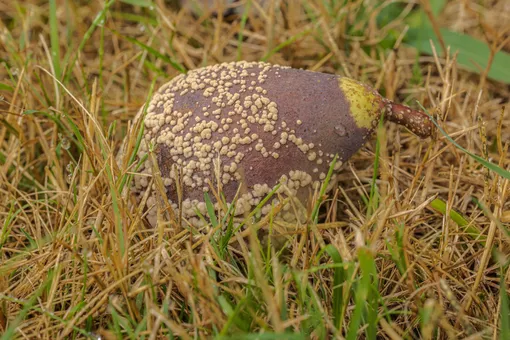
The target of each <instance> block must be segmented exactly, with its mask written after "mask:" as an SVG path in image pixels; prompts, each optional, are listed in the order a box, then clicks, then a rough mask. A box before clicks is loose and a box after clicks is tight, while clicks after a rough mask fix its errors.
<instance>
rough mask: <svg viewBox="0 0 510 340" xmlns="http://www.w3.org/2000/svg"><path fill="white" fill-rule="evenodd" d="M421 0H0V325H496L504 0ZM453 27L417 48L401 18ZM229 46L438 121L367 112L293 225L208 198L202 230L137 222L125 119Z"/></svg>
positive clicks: (500, 303) (503, 230)
mask: <svg viewBox="0 0 510 340" xmlns="http://www.w3.org/2000/svg"><path fill="white" fill-rule="evenodd" d="M220 3H223V2H222V1H218V2H217V4H220ZM419 3H421V6H419V5H418V4H415V5H413V4H412V3H410V2H407V1H404V2H401V3H397V4H395V3H393V4H391V2H390V1H387V2H383V1H361V0H353V1H340V0H332V1H322V0H311V1H298V0H296V1H277V0H266V1H255V0H252V1H249V0H246V1H241V2H240V5H242V6H239V7H236V10H235V11H236V12H237V14H236V15H234V16H224V15H221V14H220V15H213V14H212V13H211V12H208V11H205V12H198V11H196V12H195V13H194V14H193V13H191V11H190V10H185V9H183V10H178V9H176V6H175V1H163V0H154V1H152V0H129V1H128V0H124V1H114V0H110V1H86V2H79V1H64V0H50V1H49V2H48V1H38V0H26V1H7V0H5V1H1V2H0V18H1V21H0V95H1V99H0V111H1V112H0V339H2V340H4V339H14V338H17V339H36V338H41V339H73V338H93V339H99V338H101V339H120V338H126V339H160V338H161V339H166V338H168V339H172V338H182V339H191V338H221V339H227V338H231V339H273V338H285V339H308V338H312V339H329V338H347V339H357V338H368V339H375V338H384V339H401V338H402V339H403V338H405V339H422V338H423V339H446V338H452V339H453V338H469V339H480V338H486V339H497V338H501V339H505V338H506V339H508V338H510V319H509V301H508V295H507V288H506V286H508V283H509V282H510V279H509V273H508V254H509V251H510V232H509V230H510V227H509V224H510V198H509V197H510V184H509V181H510V180H509V178H508V174H509V171H510V157H509V151H508V148H509V141H510V114H509V112H508V108H506V107H505V105H506V106H508V104H509V98H510V87H509V85H508V83H509V82H510V79H509V80H508V82H506V83H505V82H497V81H496V80H494V79H500V78H504V77H500V76H501V75H502V74H504V72H507V71H508V68H507V67H504V65H505V64H504V62H503V61H504V60H506V59H505V58H508V54H505V52H504V51H506V52H510V42H509V39H508V38H505V37H508V32H509V27H508V22H509V19H510V15H509V14H508V13H510V8H509V7H508V1H506V0H499V1H491V2H489V1H470V0H468V1H465V0H453V1H448V2H447V3H446V2H445V1H427V0H425V1H419ZM223 9H225V8H223ZM220 13H221V12H220ZM225 13H226V12H225ZM505 25H506V26H505ZM424 27H425V28H424ZM439 28H442V29H443V30H439ZM420 29H422V30H421V31H420ZM445 29H446V30H448V32H449V33H448V34H444V36H439V37H437V36H435V37H434V39H435V40H434V41H436V42H437V44H436V45H433V48H432V47H430V46H431V45H430V44H428V47H427V48H428V49H429V50H431V51H432V52H433V53H431V54H420V53H418V50H416V49H415V48H414V47H412V46H418V47H419V48H420V46H422V47H423V46H424V45H420V44H418V43H416V40H412V39H411V38H409V37H408V36H413V35H408V34H406V32H409V33H413V34H415V33H417V32H429V31H430V32H436V33H437V32H439V33H441V32H443V33H444V32H445V31H444V30H445ZM427 30H428V31H427ZM451 32H454V33H451ZM414 37H415V38H416V36H414ZM452 37H453V38H452ZM459 37H460V38H459ZM474 38H477V39H479V40H480V41H482V42H484V44H482V45H483V46H485V47H484V48H487V51H489V50H490V53H489V52H487V51H485V50H480V49H479V48H478V47H473V46H479V45H473V44H474V43H473V41H474V40H473V39H474ZM416 39H418V38H416ZM452 39H454V40H455V39H462V40H458V41H457V42H458V43H459V44H461V45H458V46H461V50H460V51H461V54H459V56H462V58H464V57H465V55H466V53H467V55H471V56H472V57H473V58H472V60H475V61H476V60H487V58H486V57H484V55H483V53H485V52H487V53H489V54H490V56H489V59H488V60H489V66H490V65H492V63H493V65H494V66H493V68H489V67H488V66H487V64H485V65H479V64H476V65H473V64H472V65H471V66H470V67H467V66H466V65H465V64H462V63H465V60H466V59H463V60H464V61H463V60H460V64H459V63H457V62H456V59H455V58H452V55H447V54H445V53H444V51H443V50H441V48H440V46H441V45H443V46H445V47H446V46H450V45H452ZM505 39H506V40H505ZM427 41H428V40H427ZM455 42H456V41H453V43H455ZM470 44H471V45H470ZM411 45H412V46H411ZM487 46H489V47H490V48H489V47H487ZM438 48H439V49H438ZM422 50H423V51H424V52H426V50H425V48H423V49H422ZM478 52H479V54H478ZM469 53H471V54H469ZM480 58H482V59H480ZM484 58H485V59H484ZM237 59H246V60H267V61H269V62H272V63H279V64H284V65H290V66H293V67H299V68H306V69H311V70H317V71H322V72H329V73H336V74H341V75H348V76H350V77H353V78H356V79H359V80H361V81H363V82H366V83H368V84H371V85H373V86H375V87H377V88H378V89H379V91H380V92H381V93H383V94H384V95H385V96H386V97H388V98H390V99H398V100H399V101H401V102H405V103H408V104H409V105H411V106H414V107H418V105H419V104H418V103H417V102H416V101H418V102H419V103H420V104H421V105H423V106H424V107H425V108H426V109H427V110H428V112H429V114H431V116H432V117H434V119H435V120H436V122H437V124H438V126H439V127H440V128H441V129H438V130H437V133H436V134H435V135H434V136H433V137H432V138H430V139H427V140H419V139H418V138H417V137H415V136H414V135H412V134H411V133H410V132H408V131H406V130H404V129H401V128H399V127H397V126H395V125H392V124H387V123H384V124H381V125H380V127H379V128H378V130H377V134H376V135H375V136H374V138H373V139H372V140H371V141H369V142H368V143H367V144H366V145H365V146H364V147H363V148H362V149H361V150H360V151H359V152H358V153H357V154H356V155H355V156H354V157H353V158H352V159H351V160H350V161H349V162H348V164H346V165H345V166H344V169H343V170H342V173H341V176H340V179H339V185H338V187H337V188H336V189H335V190H333V192H331V193H330V194H329V195H328V196H327V197H323V196H320V195H318V196H317V197H316V200H315V205H313V204H312V205H313V206H310V207H309V208H310V209H309V211H310V218H309V223H308V224H306V225H289V224H281V223H278V222H277V221H275V220H274V219H273V216H272V215H271V214H270V215H268V216H265V217H262V218H261V219H257V216H258V214H257V211H256V210H255V211H254V212H253V213H252V214H251V215H250V218H247V219H246V221H245V226H244V227H243V228H241V229H239V228H238V227H237V226H236V225H235V224H233V222H232V219H231V218H230V212H231V211H223V212H217V211H214V208H213V207H212V204H209V203H210V199H209V198H208V199H207V201H208V214H207V216H203V218H204V220H206V221H207V223H208V226H207V227H206V228H205V229H204V230H206V231H207V232H205V233H204V232H197V230H196V229H195V228H194V226H185V227H184V228H181V224H180V216H179V214H178V212H173V211H170V210H168V209H167V210H165V208H166V205H165V202H162V203H161V204H162V205H161V206H160V210H159V214H158V221H159V224H158V227H157V228H151V227H150V226H149V225H148V223H147V222H146V220H145V215H144V211H143V209H141V208H140V207H139V206H138V205H137V204H136V201H135V200H134V199H133V197H131V195H130V193H129V191H128V190H124V189H125V188H128V187H129V185H130V183H131V181H132V178H133V176H134V175H135V174H136V170H137V167H138V166H139V164H141V163H142V162H143V161H144V160H143V159H142V160H140V159H137V158H136V157H126V160H125V162H124V164H122V166H119V165H118V163H117V162H116V155H117V151H118V148H119V145H120V143H121V141H122V139H123V138H124V137H125V135H126V133H127V132H126V131H127V130H128V129H127V127H128V125H129V124H130V121H131V119H132V118H133V116H134V115H135V114H136V112H137V111H138V110H139V108H140V107H142V105H143V103H144V102H146V101H147V99H148V98H149V97H150V95H151V93H152V91H154V90H155V89H156V88H157V87H158V86H159V85H161V84H163V83H164V82H166V81H168V80H169V79H171V78H172V77H174V76H176V75H178V74H179V73H180V72H185V71H186V70H187V69H193V68H196V67H200V66H204V65H211V64H215V63H218V62H223V61H233V60H237ZM467 60H471V59H469V58H468V59H467ZM466 67H467V68H468V69H469V71H466ZM494 70H496V72H494ZM498 77H499V78H498ZM503 81H504V79H503ZM142 128H143V126H136V127H134V128H133V129H131V131H133V134H132V136H130V139H129V141H130V142H129V150H131V152H132V153H131V154H134V153H136V152H133V150H136V148H137V146H138V145H139V143H140V137H141V132H140V131H141V130H140V129H142ZM443 132H444V133H443ZM446 134H447V135H446ZM147 157H153V155H150V154H149V155H148V156H147ZM484 162H485V163H484ZM487 162H489V163H487ZM487 166H489V167H492V168H487ZM151 181H153V183H155V185H156V187H159V186H160V184H161V183H160V181H161V178H158V176H154V178H151ZM158 183H159V184H158ZM312 203H314V202H312ZM166 204H167V203H166ZM319 205H320V206H319ZM277 208H278V207H275V209H277ZM252 217H254V218H252ZM256 230H262V231H264V232H265V235H269V236H270V237H268V238H267V240H263V239H261V238H260V235H262V234H264V233H257V232H255V231H256ZM282 240H283V241H282ZM275 242H277V243H278V244H274V243H275ZM280 243H283V246H282V244H280ZM283 334H284V335H283Z"/></svg>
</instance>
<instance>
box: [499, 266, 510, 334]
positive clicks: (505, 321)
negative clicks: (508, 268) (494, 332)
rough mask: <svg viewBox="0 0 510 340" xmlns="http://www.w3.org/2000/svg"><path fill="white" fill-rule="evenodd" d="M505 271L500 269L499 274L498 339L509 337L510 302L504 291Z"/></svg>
mask: <svg viewBox="0 0 510 340" xmlns="http://www.w3.org/2000/svg"><path fill="white" fill-rule="evenodd" d="M505 277H506V275H505V271H503V270H502V271H501V275H500V276H499V278H500V279H499V281H500V284H499V286H500V288H499V292H500V293H499V295H500V299H501V333H500V337H499V338H500V339H510V302H509V301H508V294H507V292H506V284H505Z"/></svg>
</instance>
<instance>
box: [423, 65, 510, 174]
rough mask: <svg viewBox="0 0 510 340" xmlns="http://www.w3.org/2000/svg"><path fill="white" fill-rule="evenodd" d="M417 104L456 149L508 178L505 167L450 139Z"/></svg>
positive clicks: (509, 172)
mask: <svg viewBox="0 0 510 340" xmlns="http://www.w3.org/2000/svg"><path fill="white" fill-rule="evenodd" d="M508 65H510V59H509V61H508ZM509 79H510V76H509ZM417 103H418V105H419V106H420V108H421V109H422V110H423V112H425V113H426V114H427V116H429V118H430V120H431V121H432V122H433V123H434V125H435V126H436V127H437V128H438V129H439V131H441V133H442V134H443V136H445V138H446V139H447V140H448V141H449V142H450V143H452V144H453V145H454V146H455V147H456V148H457V149H459V150H461V151H462V152H464V153H466V154H467V155H469V156H470V157H472V158H473V159H474V160H476V161H477V162H478V163H480V164H481V165H483V166H484V167H486V168H488V169H489V170H491V171H493V172H495V173H497V174H498V175H500V176H501V177H503V178H506V179H510V171H507V170H505V169H502V168H500V167H499V166H497V165H496V164H494V163H491V162H489V161H487V160H485V159H484V158H482V157H480V156H478V155H475V154H473V153H471V152H469V151H468V150H466V149H465V148H464V147H462V146H460V145H459V144H458V143H457V142H456V141H454V140H453V139H452V137H450V136H449V135H448V134H447V133H446V132H445V131H444V130H443V128H442V127H441V126H439V124H438V123H437V121H436V120H435V119H434V117H432V116H431V115H430V114H429V112H428V111H427V109H425V108H424V107H423V105H421V103H420V102H417Z"/></svg>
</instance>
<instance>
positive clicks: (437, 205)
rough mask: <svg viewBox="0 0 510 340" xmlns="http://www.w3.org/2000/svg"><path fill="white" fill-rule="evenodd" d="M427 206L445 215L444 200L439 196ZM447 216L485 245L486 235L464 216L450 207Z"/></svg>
mask: <svg viewBox="0 0 510 340" xmlns="http://www.w3.org/2000/svg"><path fill="white" fill-rule="evenodd" d="M429 206H430V207H431V208H432V209H434V210H436V211H439V212H440V213H441V214H443V215H446V202H445V201H443V200H442V199H440V198H436V199H435V200H433V201H432V202H430V204H429ZM449 217H450V218H451V219H452V220H453V221H454V222H455V223H456V224H457V225H458V226H459V227H460V228H461V229H462V230H464V232H465V233H466V234H467V235H469V236H470V237H471V238H473V239H475V240H480V242H481V243H482V245H485V241H486V240H487V236H485V235H482V233H481V232H480V230H479V229H478V228H477V227H475V226H474V225H472V224H471V223H469V222H468V220H466V219H465V218H464V216H462V215H461V214H459V213H458V212H456V211H455V210H453V209H450V214H449Z"/></svg>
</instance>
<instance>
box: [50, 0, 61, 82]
mask: <svg viewBox="0 0 510 340" xmlns="http://www.w3.org/2000/svg"><path fill="white" fill-rule="evenodd" d="M49 15H50V18H49V21H50V41H51V58H52V61H53V69H54V70H55V77H57V79H60V75H61V73H60V72H61V68H60V42H59V33H58V19H57V1H56V0H50V13H49Z"/></svg>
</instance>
